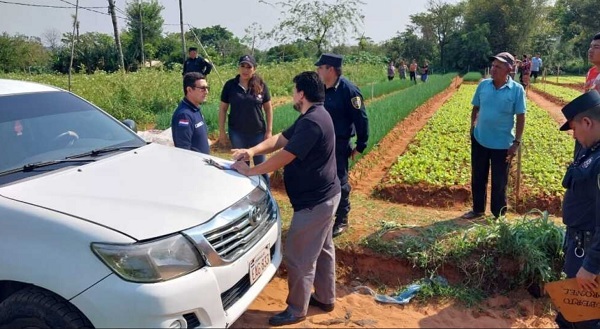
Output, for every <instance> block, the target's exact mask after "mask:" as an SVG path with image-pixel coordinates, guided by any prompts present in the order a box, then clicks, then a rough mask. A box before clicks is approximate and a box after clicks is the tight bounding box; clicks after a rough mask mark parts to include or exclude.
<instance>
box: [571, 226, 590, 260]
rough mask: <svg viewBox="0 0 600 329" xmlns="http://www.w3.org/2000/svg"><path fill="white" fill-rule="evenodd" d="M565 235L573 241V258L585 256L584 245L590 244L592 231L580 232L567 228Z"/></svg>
mask: <svg viewBox="0 0 600 329" xmlns="http://www.w3.org/2000/svg"><path fill="white" fill-rule="evenodd" d="M567 235H568V236H569V237H571V238H572V239H574V240H575V250H574V251H573V252H574V253H575V256H576V257H577V258H583V257H584V256H585V248H586V245H591V244H592V237H593V236H594V232H593V231H581V230H576V229H569V228H567Z"/></svg>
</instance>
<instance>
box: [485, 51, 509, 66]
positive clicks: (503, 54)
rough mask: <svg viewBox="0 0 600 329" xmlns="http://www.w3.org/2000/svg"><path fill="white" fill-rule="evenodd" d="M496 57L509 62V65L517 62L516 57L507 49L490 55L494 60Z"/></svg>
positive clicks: (491, 59) (503, 61)
mask: <svg viewBox="0 0 600 329" xmlns="http://www.w3.org/2000/svg"><path fill="white" fill-rule="evenodd" d="M495 59H497V60H499V61H501V62H502V63H507V64H508V65H511V66H512V65H513V64H515V57H514V56H513V55H511V54H510V53H509V52H506V51H504V52H501V53H499V54H497V55H495V56H490V61H493V60H495Z"/></svg>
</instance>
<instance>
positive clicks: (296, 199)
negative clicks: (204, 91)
mask: <svg viewBox="0 0 600 329" xmlns="http://www.w3.org/2000/svg"><path fill="white" fill-rule="evenodd" d="M293 82H294V91H293V92H294V95H293V101H294V109H295V110H296V111H298V112H300V116H299V117H298V119H296V121H295V122H294V123H293V124H292V125H291V126H290V127H289V128H288V129H286V130H284V131H283V132H282V133H280V134H277V135H275V136H273V137H271V138H269V139H267V140H265V141H263V142H261V143H260V144H258V145H256V146H254V147H251V148H250V149H242V150H240V149H236V150H233V158H234V159H235V160H238V161H236V162H235V163H234V164H233V165H232V167H233V168H234V169H236V170H237V171H238V172H239V173H241V174H243V175H247V176H254V175H261V174H265V173H268V172H272V171H275V170H277V169H279V168H281V167H283V168H284V171H283V179H284V182H285V189H286V192H287V195H288V197H289V198H290V202H291V204H292V208H293V209H294V214H293V215H292V221H291V224H290V228H289V230H288V232H287V236H286V241H285V247H284V248H283V250H284V255H283V257H284V261H285V263H286V267H287V271H288V279H287V280H288V297H287V300H286V303H287V305H288V306H287V308H286V309H285V310H284V311H283V312H280V313H278V314H276V315H274V316H272V317H271V318H270V319H269V324H270V325H272V326H282V325H288V324H293V323H297V322H300V321H303V320H304V319H305V318H306V313H307V311H308V306H309V305H311V306H315V307H318V308H320V309H321V310H323V311H325V312H331V311H333V308H334V301H335V247H334V244H333V237H332V236H331V229H332V227H333V216H334V214H335V211H336V209H337V206H338V203H339V201H340V194H341V193H340V182H339V180H338V178H337V173H336V161H335V157H336V154H335V147H336V142H335V130H334V125H333V122H332V120H331V116H330V115H329V113H328V112H327V110H325V108H324V107H323V99H324V97H325V89H324V86H323V83H322V82H321V81H320V79H319V77H318V76H317V73H315V72H303V73H300V74H298V75H297V76H296V77H294V79H293ZM277 150H279V151H278V152H277V153H275V154H273V156H271V157H270V158H269V159H267V160H266V161H265V162H263V163H261V164H259V165H257V166H254V167H252V168H250V167H248V164H246V163H245V161H246V160H248V159H250V158H252V157H253V156H255V155H258V154H267V153H271V152H274V151H277ZM313 286H314V288H315V292H314V294H311V290H312V288H313Z"/></svg>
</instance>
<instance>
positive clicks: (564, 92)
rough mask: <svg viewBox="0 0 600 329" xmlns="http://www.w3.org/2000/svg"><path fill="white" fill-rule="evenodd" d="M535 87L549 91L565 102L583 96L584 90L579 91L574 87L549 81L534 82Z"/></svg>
mask: <svg viewBox="0 0 600 329" xmlns="http://www.w3.org/2000/svg"><path fill="white" fill-rule="evenodd" d="M531 86H532V87H533V89H535V90H539V91H543V92H545V93H548V94H550V95H552V96H554V97H557V98H558V99H560V100H562V101H564V102H567V103H568V102H570V101H572V100H573V99H575V98H577V97H578V96H581V93H582V91H577V90H575V89H573V88H568V87H561V86H557V85H553V84H549V83H544V84H532V85H531Z"/></svg>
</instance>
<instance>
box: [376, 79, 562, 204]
mask: <svg viewBox="0 0 600 329" xmlns="http://www.w3.org/2000/svg"><path fill="white" fill-rule="evenodd" d="M475 89H476V86H474V85H463V86H462V87H461V88H460V89H459V91H458V92H457V93H456V94H455V95H453V97H452V98H451V99H450V100H449V101H448V102H446V103H445V104H444V105H443V106H442V107H441V108H440V109H439V110H438V111H437V112H436V114H435V115H434V116H433V117H432V118H431V119H430V120H429V122H428V123H427V125H426V126H425V127H424V128H423V129H422V130H421V131H420V132H419V133H418V134H417V135H416V137H415V139H414V140H413V143H412V144H411V145H409V147H408V148H407V150H406V152H405V153H404V154H403V155H401V156H399V157H398V161H397V163H396V164H394V165H393V166H392V168H391V169H390V171H389V172H388V175H387V177H386V178H385V180H384V182H383V183H382V184H381V185H380V186H379V187H378V191H379V192H380V193H381V194H383V195H385V196H386V197H388V198H393V197H394V195H393V193H389V191H387V192H386V190H387V189H396V190H397V186H399V185H400V186H402V185H405V186H418V187H419V189H429V190H436V189H440V190H444V191H451V190H453V189H454V190H456V191H462V192H463V193H462V194H461V195H462V197H468V196H469V195H468V193H466V194H465V193H464V191H465V190H470V188H469V184H470V179H471V169H470V136H469V129H470V115H471V108H472V106H471V105H470V102H471V98H472V97H473V94H474V93H475ZM527 109H528V110H527V114H526V125H525V133H524V135H523V143H522V146H521V148H522V159H521V171H522V185H523V194H522V195H523V196H524V198H525V199H527V200H530V201H532V203H533V204H538V205H540V206H542V205H545V204H544V202H546V203H548V202H549V203H553V206H554V207H556V206H557V205H556V204H555V203H556V202H557V201H558V206H560V196H561V195H562V193H563V192H564V189H563V188H562V186H561V180H562V175H563V174H564V171H565V168H566V166H567V164H568V162H569V161H570V156H571V155H572V151H573V146H574V144H573V140H572V137H570V135H568V134H566V133H563V132H560V131H559V130H558V125H557V123H556V122H555V121H554V120H553V119H552V118H551V117H550V116H549V115H548V113H547V112H546V111H545V110H543V109H541V108H539V107H538V106H536V105H535V104H533V103H532V102H528V104H527ZM513 167H516V166H515V163H513ZM514 174H515V173H514V168H513V175H514ZM446 197H448V195H447V194H446ZM452 197H453V196H450V198H452ZM403 200H405V199H403ZM540 200H542V201H540ZM462 201H463V202H464V201H466V200H462ZM538 201H539V202H538ZM536 202H537V203H536ZM546 206H549V205H548V204H546ZM554 210H557V209H554Z"/></svg>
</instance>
